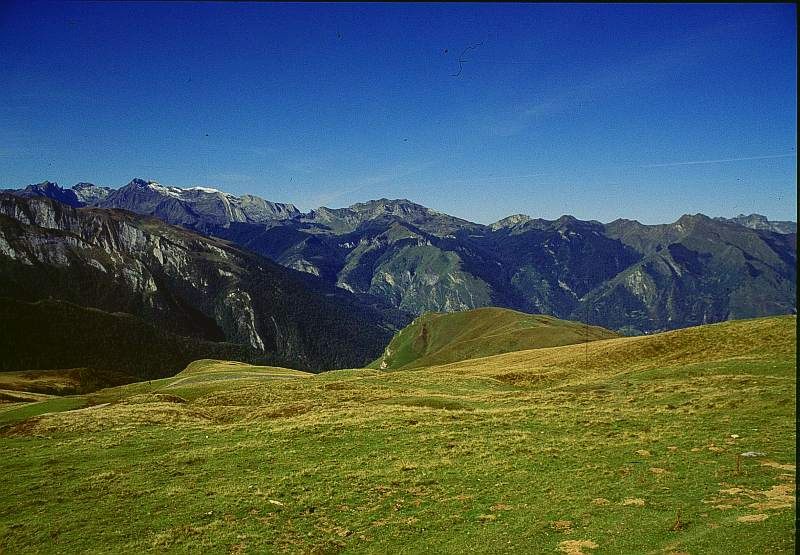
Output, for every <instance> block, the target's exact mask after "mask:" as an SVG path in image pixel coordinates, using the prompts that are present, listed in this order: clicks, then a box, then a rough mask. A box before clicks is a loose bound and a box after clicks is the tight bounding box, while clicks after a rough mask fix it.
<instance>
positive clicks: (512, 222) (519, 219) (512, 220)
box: [489, 214, 533, 231]
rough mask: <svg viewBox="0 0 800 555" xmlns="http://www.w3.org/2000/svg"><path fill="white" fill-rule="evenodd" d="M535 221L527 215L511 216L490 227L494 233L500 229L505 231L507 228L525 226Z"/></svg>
mask: <svg viewBox="0 0 800 555" xmlns="http://www.w3.org/2000/svg"><path fill="white" fill-rule="evenodd" d="M531 220H533V218H531V217H530V216H528V215H527V214H512V215H511V216H506V217H505V218H503V219H500V220H497V221H496V222H494V223H493V224H490V225H489V227H490V228H491V229H492V230H493V231H497V230H498V229H503V228H506V227H514V226H516V225H519V224H525V223H528V222H530V221H531Z"/></svg>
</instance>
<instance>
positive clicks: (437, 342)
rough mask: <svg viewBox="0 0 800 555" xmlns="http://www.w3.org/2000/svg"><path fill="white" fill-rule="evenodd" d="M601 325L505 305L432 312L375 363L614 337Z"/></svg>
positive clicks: (414, 362)
mask: <svg viewBox="0 0 800 555" xmlns="http://www.w3.org/2000/svg"><path fill="white" fill-rule="evenodd" d="M614 337H619V336H618V334H616V333H614V332H612V331H609V330H606V329H604V328H600V327H597V326H588V327H587V326H586V325H584V324H582V323H580V322H573V321H569V320H559V319H558V318H553V317H552V316H546V315H543V314H525V313H523V312H517V311H515V310H509V309H505V308H495V307H489V308H478V309H474V310H466V311H463V312H453V313H439V312H432V313H427V314H424V315H423V316H420V317H419V318H417V319H416V320H414V322H412V323H411V324H409V325H408V326H406V327H405V328H404V329H403V330H401V331H400V332H399V333H398V334H397V335H395V337H394V338H393V339H392V341H391V343H389V345H388V347H387V348H386V350H385V351H384V354H383V355H382V356H381V358H379V359H378V360H376V361H374V362H373V363H372V364H370V367H371V368H381V369H383V370H397V369H400V368H412V367H422V366H434V365H439V364H448V363H451V362H457V361H460V360H466V359H471V358H480V357H485V356H490V355H496V354H501V353H508V352H512V351H523V350H526V349H538V348H542V347H556V346H562V345H571V344H575V343H584V342H586V341H596V340H598V339H611V338H614Z"/></svg>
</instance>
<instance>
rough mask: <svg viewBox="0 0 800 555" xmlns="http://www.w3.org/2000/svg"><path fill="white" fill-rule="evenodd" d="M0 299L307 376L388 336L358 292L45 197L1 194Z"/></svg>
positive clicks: (359, 359)
mask: <svg viewBox="0 0 800 555" xmlns="http://www.w3.org/2000/svg"><path fill="white" fill-rule="evenodd" d="M0 291H2V293H0V295H2V296H3V297H7V298H11V299H17V300H20V301H25V302H34V301H38V300H41V299H56V300H62V301H65V302H70V303H74V304H76V305H79V306H85V307H92V308H96V309H99V310H103V311H106V312H110V313H116V312H124V313H128V314H131V315H133V316H135V317H137V318H139V319H141V320H142V321H144V322H149V323H152V324H154V325H156V326H159V327H160V328H161V329H163V330H165V331H167V332H169V333H172V334H176V335H180V336H187V337H194V338H197V339H198V340H202V341H210V342H227V343H231V344H235V345H240V346H242V347H243V348H244V351H246V353H247V355H246V356H247V357H248V359H250V360H255V361H257V360H261V361H265V362H272V363H280V364H282V365H285V366H292V367H296V368H301V369H310V370H322V369H331V368H336V367H350V366H358V365H359V364H363V363H364V362H366V361H368V360H371V357H374V356H377V354H378V353H379V352H380V350H381V349H382V348H383V346H384V345H385V342H386V341H388V339H389V338H390V337H391V335H392V333H393V328H392V327H391V326H390V325H387V324H386V322H385V321H384V319H383V317H382V314H381V313H380V312H379V311H376V310H373V309H371V308H370V307H368V306H367V305H365V304H364V303H362V302H361V301H360V300H359V299H357V298H356V297H355V296H354V295H352V294H350V293H348V292H346V291H343V290H341V289H336V288H334V287H329V286H327V285H325V284H323V283H316V282H314V283H312V279H311V278H310V277H308V276H306V275H304V274H298V273H296V272H293V271H291V270H288V269H286V268H283V267H281V266H279V265H277V264H275V263H274V262H272V261H270V260H266V259H264V258H262V257H259V256H257V255H255V254H252V253H249V252H246V251H242V250H240V249H238V248H235V247H234V246H232V245H230V244H228V243H226V242H224V241H221V240H219V239H214V238H209V237H205V236H202V235H198V234H196V233H194V232H191V231H189V230H186V229H182V228H179V227H174V226H170V225H167V224H166V223H164V222H163V221H161V220H160V219H157V218H153V217H145V216H140V215H136V214H133V213H131V212H127V211H121V210H109V209H99V208H80V209H76V208H73V207H70V206H68V205H66V204H63V203H59V202H57V201H53V200H51V199H46V198H42V197H34V198H24V197H21V196H16V195H8V194H0ZM334 338H335V341H333V339H334Z"/></svg>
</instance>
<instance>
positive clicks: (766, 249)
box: [8, 179, 797, 340]
mask: <svg viewBox="0 0 800 555" xmlns="http://www.w3.org/2000/svg"><path fill="white" fill-rule="evenodd" d="M8 192H11V193H13V195H15V196H22V197H28V198H32V197H48V198H51V199H54V200H57V201H59V202H61V203H64V204H67V205H69V206H72V207H81V206H83V207H93V208H92V209H87V208H83V209H79V210H77V211H76V214H80V213H92V214H97V215H99V214H101V213H107V212H108V211H109V209H124V210H126V211H129V212H133V213H136V214H140V215H143V216H154V217H156V218H158V219H160V220H162V221H163V222H165V223H167V224H171V225H176V226H181V227H183V228H185V229H188V230H191V231H192V232H195V233H198V234H202V236H204V237H206V238H212V237H213V238H216V240H223V241H227V242H229V243H226V244H232V245H236V247H237V248H238V249H241V250H240V251H239V252H251V253H254V254H256V255H260V257H261V258H260V259H262V260H263V259H269V260H272V261H275V262H277V263H278V264H280V265H281V266H283V267H285V268H289V269H292V270H297V271H299V272H301V273H303V275H305V276H307V277H308V278H309V279H312V280H314V283H317V284H324V285H325V286H329V287H331V288H332V290H335V291H337V292H339V293H345V292H349V293H352V294H353V295H352V297H353V299H358V301H353V302H356V303H357V304H359V306H367V305H369V306H370V307H372V309H373V310H378V311H379V312H380V313H381V314H382V318H383V319H382V320H380V322H381V325H383V326H385V328H384V329H391V327H392V325H394V326H402V325H403V324H404V323H405V322H407V321H408V320H409V319H410V318H411V317H413V316H416V315H420V314H423V313H425V312H430V311H433V312H453V311H460V310H466V309H473V308H479V307H485V306H499V307H505V308H510V309H515V310H519V311H523V312H527V313H542V314H548V315H552V316H555V317H558V318H565V319H571V320H581V321H587V320H588V321H589V322H590V323H591V324H594V325H599V326H603V327H606V328H608V329H612V330H615V331H617V332H621V333H626V334H640V333H652V332H656V331H662V330H669V329H675V328H681V327H686V326H692V325H697V324H703V323H710V322H718V321H722V320H728V319H738V318H746V317H753V316H764V315H773V314H786V313H794V312H796V277H797V271H796V260H797V247H796V237H797V236H796V227H797V226H796V224H795V223H794V222H771V221H769V220H767V219H766V218H765V217H763V216H759V215H757V214H753V215H751V216H741V215H740V216H737V217H736V218H732V219H726V218H710V217H707V216H705V215H702V214H695V215H684V216H682V217H681V218H679V219H678V220H677V221H676V222H674V223H670V224H661V225H645V224H641V223H639V222H637V221H634V220H622V219H620V220H616V221H614V222H610V223H607V224H604V223H601V222H598V221H582V220H578V219H576V218H574V217H571V216H562V217H561V218H558V219H556V220H544V219H537V218H531V217H529V216H526V215H522V214H518V215H513V216H510V217H507V218H504V219H502V220H500V221H498V222H495V223H493V224H491V225H483V224H478V223H474V222H469V221H467V220H463V219H460V218H457V217H454V216H450V215H447V214H443V213H440V212H437V211H435V210H432V209H430V208H427V207H425V206H421V205H419V204H416V203H413V202H411V201H408V200H405V199H398V200H389V199H380V200H373V201H369V202H364V203H358V204H354V205H352V206H350V207H347V208H326V207H322V208H318V209H316V210H312V211H310V212H308V213H302V212H300V211H299V210H298V209H297V208H296V207H295V206H293V205H291V204H281V203H273V202H270V201H267V200H264V199H261V198H259V197H256V196H252V195H243V196H241V197H237V196H235V195H231V194H228V193H225V192H221V191H218V190H216V189H211V188H206V187H194V188H188V189H182V188H178V187H167V186H163V185H161V184H159V183H156V182H154V181H148V180H143V179H134V180H133V181H131V182H130V183H129V184H128V185H126V186H124V187H122V188H120V189H116V190H114V189H109V188H105V187H97V186H94V185H91V184H86V183H81V184H78V185H76V186H75V187H73V188H72V189H62V188H61V187H58V186H57V185H56V184H54V183H50V182H44V183H41V184H38V185H31V186H28V187H27V188H25V189H21V190H15V191H8ZM101 209H102V210H101ZM108 213H111V212H108ZM127 217H130V216H127ZM147 221H151V222H152V221H153V220H147ZM149 225H153V224H149ZM160 232H161V231H159V233H160ZM171 233H172V232H171ZM205 240H207V241H211V239H205ZM317 286H318V287H322V285H317ZM376 307H377V308H376ZM392 309H395V312H392V311H391V310H392ZM404 319H405V320H404ZM390 321H391V322H393V324H390V323H389V322H390ZM387 326H388V327H387ZM245 335H246V334H245ZM245 335H240V336H237V337H238V338H239V339H237V340H242V338H244V337H245Z"/></svg>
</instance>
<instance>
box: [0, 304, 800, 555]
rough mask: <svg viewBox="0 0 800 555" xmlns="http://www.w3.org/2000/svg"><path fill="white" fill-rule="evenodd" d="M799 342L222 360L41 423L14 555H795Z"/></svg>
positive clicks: (628, 342) (10, 517)
mask: <svg viewBox="0 0 800 555" xmlns="http://www.w3.org/2000/svg"><path fill="white" fill-rule="evenodd" d="M795 326H796V320H795V318H794V317H777V318H766V319H756V320H748V321H740V322H727V323H723V324H717V325H713V326H704V327H700V328H692V329H686V330H680V331H675V332H671V333H668V334H660V335H654V336H645V337H634V338H617V339H610V340H601V341H595V342H592V343H589V344H588V345H573V346H563V347H554V348H545V349H536V350H529V351H522V352H514V353H507V354H502V355H497V356H492V357H488V358H482V359H472V360H466V361H462V362H458V363H454V364H449V365H442V366H438V367H433V368H428V369H416V370H413V371H405V370H400V371H396V372H380V371H377V370H374V369H366V370H341V371H335V372H329V373H325V374H320V375H313V376H308V377H304V378H299V379H298V378H297V377H296V376H295V375H294V374H293V373H289V374H284V375H282V376H280V375H277V374H280V372H277V371H275V370H274V369H270V368H262V369H254V368H242V367H240V366H239V365H228V364H225V363H220V362H218V361H203V362H201V363H199V364H197V365H194V366H193V367H190V368H188V369H187V371H186V372H184V373H182V374H181V375H179V376H175V377H172V378H167V379H163V380H157V381H152V382H141V383H137V384H131V385H127V386H122V387H118V388H112V389H106V390H103V391H100V392H98V393H95V394H92V395H89V396H83V397H67V398H56V400H57V401H59V402H61V403H62V404H63V405H64V406H56V405H55V404H54V402H53V400H45V401H42V402H40V403H31V404H27V405H24V407H25V410H26V411H27V414H28V415H29V416H30V415H32V414H36V413H37V412H45V411H44V410H41V409H37V407H38V406H39V405H41V404H47V403H50V405H49V406H48V407H47V412H49V414H40V415H39V416H35V417H33V418H28V419H26V420H23V421H20V419H19V418H8V419H7V420H6V421H7V422H12V423H13V422H16V423H13V424H12V425H10V426H7V427H5V428H4V429H3V432H2V437H0V472H1V473H2V475H3V476H4V477H5V479H4V492H3V495H2V496H0V550H2V551H4V552H8V553H30V552H59V553H77V552H142V551H151V550H152V551H169V552H186V551H190V552H199V551H202V552H209V553H282V552H290V553H339V552H355V553H364V552H378V553H387V552H389V553H398V552H403V553H418V552H424V551H431V552H440V553H463V552H466V551H469V552H478V553H559V552H561V553H573V554H575V553H586V554H590V553H595V554H601V553H660V554H677V553H793V552H794V545H795V535H794V507H795V439H796V438H795V425H794V424H795V416H796V411H795V407H796V398H795V385H796V366H795V356H796V343H795ZM260 374H263V375H260ZM87 404H88V405H91V406H89V407H87V408H83V409H80V410H68V409H70V408H74V407H75V406H79V405H87ZM0 410H2V409H0ZM9 410H10V411H19V410H21V409H20V408H19V406H17V407H16V408H12V409H7V410H6V411H3V412H0V417H2V416H3V415H6V414H8V413H9ZM58 411H62V412H58ZM17 416H18V415H17ZM751 452H752V453H755V454H756V456H752V457H749V456H742V455H741V454H742V453H751Z"/></svg>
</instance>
